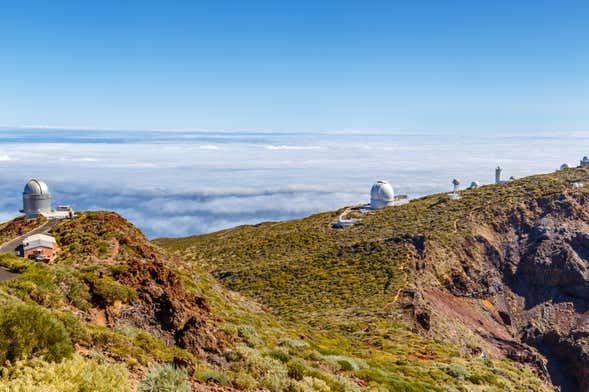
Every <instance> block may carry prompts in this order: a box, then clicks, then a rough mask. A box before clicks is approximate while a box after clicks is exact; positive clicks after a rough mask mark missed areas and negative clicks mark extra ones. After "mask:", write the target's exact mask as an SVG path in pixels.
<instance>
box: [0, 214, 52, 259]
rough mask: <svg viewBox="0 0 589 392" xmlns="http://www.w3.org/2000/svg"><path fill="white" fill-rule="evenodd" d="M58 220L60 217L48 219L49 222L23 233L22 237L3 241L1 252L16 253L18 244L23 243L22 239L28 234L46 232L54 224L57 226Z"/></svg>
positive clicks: (0, 247) (0, 246)
mask: <svg viewBox="0 0 589 392" xmlns="http://www.w3.org/2000/svg"><path fill="white" fill-rule="evenodd" d="M57 222H59V219H51V220H48V221H47V222H45V223H43V224H42V225H41V226H39V227H37V228H36V229H33V230H31V231H29V232H28V233H26V234H23V235H21V236H20V237H16V238H15V239H13V240H11V241H8V242H5V243H3V244H2V245H0V253H12V254H14V252H15V251H16V248H18V246H19V245H20V244H21V243H22V241H23V240H24V239H25V238H27V237H28V236H31V235H33V234H45V233H47V232H48V231H49V230H50V229H51V228H52V227H53V226H55V225H56V224H57Z"/></svg>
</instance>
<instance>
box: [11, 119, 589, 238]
mask: <svg viewBox="0 0 589 392" xmlns="http://www.w3.org/2000/svg"><path fill="white" fill-rule="evenodd" d="M585 154H588V155H589V133H576V134H571V133H562V134H543V135H531V134H527V135H510V134H503V135H495V136H486V135H439V134H438V135H435V134H434V135H426V134H421V135H400V134H361V133H341V134H300V133H279V134H271V133H263V132H260V133H256V132H234V133H230V132H217V133H212V132H131V131H76V130H52V129H29V130H25V129H16V130H10V129H4V130H0V221H5V220H8V219H10V218H12V217H14V216H15V215H17V214H18V210H19V209H20V208H21V198H22V190H23V187H24V185H25V183H26V181H27V180H28V179H29V178H41V179H43V180H45V181H46V182H47V183H48V184H49V186H50V188H51V191H52V196H53V200H54V204H69V205H72V206H73V207H74V208H75V209H77V210H113V211H116V212H118V213H120V214H122V215H123V216H125V217H126V218H127V219H129V220H131V221H132V222H133V223H134V224H136V225H137V226H138V227H139V228H140V229H142V230H143V231H144V232H145V233H146V235H147V236H149V237H150V238H154V237H164V236H185V235H190V234H199V233H206V232H211V231H215V230H220V229H224V228H228V227H232V226H236V225H241V224H251V223H257V222H261V221H268V220H287V219H295V218H300V217H304V216H307V215H310V214H313V213H316V212H320V211H327V210H334V209H338V208H340V207H343V206H346V205H350V204H354V203H358V202H367V201H368V199H369V194H368V193H369V189H370V186H371V185H372V183H373V182H374V181H376V180H378V179H386V180H389V181H390V182H391V183H392V184H393V186H394V187H395V191H396V192H397V193H401V194H408V195H409V196H410V197H418V196H422V195H426V194H430V193H437V192H443V191H448V190H449V189H450V188H451V185H450V181H451V180H452V178H454V177H457V178H460V179H461V180H462V183H463V184H464V185H468V184H469V183H470V181H473V180H478V181H480V182H482V183H489V182H492V180H493V176H494V168H495V166H497V165H498V164H500V165H501V166H502V167H504V169H505V170H504V173H505V177H509V176H511V175H513V176H515V177H521V176H525V175H530V174H535V173H544V172H550V171H554V170H555V169H556V168H558V167H559V166H560V164H562V163H563V162H567V163H569V164H570V165H576V164H578V160H579V159H580V158H581V156H582V155H585Z"/></svg>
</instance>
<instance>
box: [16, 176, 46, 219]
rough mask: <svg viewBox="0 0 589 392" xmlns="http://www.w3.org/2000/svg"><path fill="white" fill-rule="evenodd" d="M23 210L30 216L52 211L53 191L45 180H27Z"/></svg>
mask: <svg viewBox="0 0 589 392" xmlns="http://www.w3.org/2000/svg"><path fill="white" fill-rule="evenodd" d="M22 212H24V213H25V215H26V216H27V217H28V218H32V217H36V216H39V215H41V214H43V213H47V212H51V193H50V192H49V187H48V186H47V184H46V183H45V182H44V181H41V180H37V179H32V180H29V182H27V185H25V190H24V191H23V209H22Z"/></svg>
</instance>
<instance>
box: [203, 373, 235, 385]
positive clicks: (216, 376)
mask: <svg viewBox="0 0 589 392" xmlns="http://www.w3.org/2000/svg"><path fill="white" fill-rule="evenodd" d="M198 379H199V380H201V381H204V382H209V381H213V382H215V383H217V384H219V385H229V377H228V376H227V375H226V374H225V373H223V372H218V371H215V370H207V371H206V372H204V373H202V374H200V375H199V376H198Z"/></svg>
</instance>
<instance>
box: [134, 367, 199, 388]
mask: <svg viewBox="0 0 589 392" xmlns="http://www.w3.org/2000/svg"><path fill="white" fill-rule="evenodd" d="M190 390H191V388H190V384H189V383H188V373H187V372H186V369H180V368H177V367H174V366H173V365H169V364H166V365H155V366H154V367H152V368H151V370H150V371H149V373H147V375H146V376H145V377H144V378H143V379H142V380H141V382H140V383H139V388H138V391H139V392H190Z"/></svg>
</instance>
